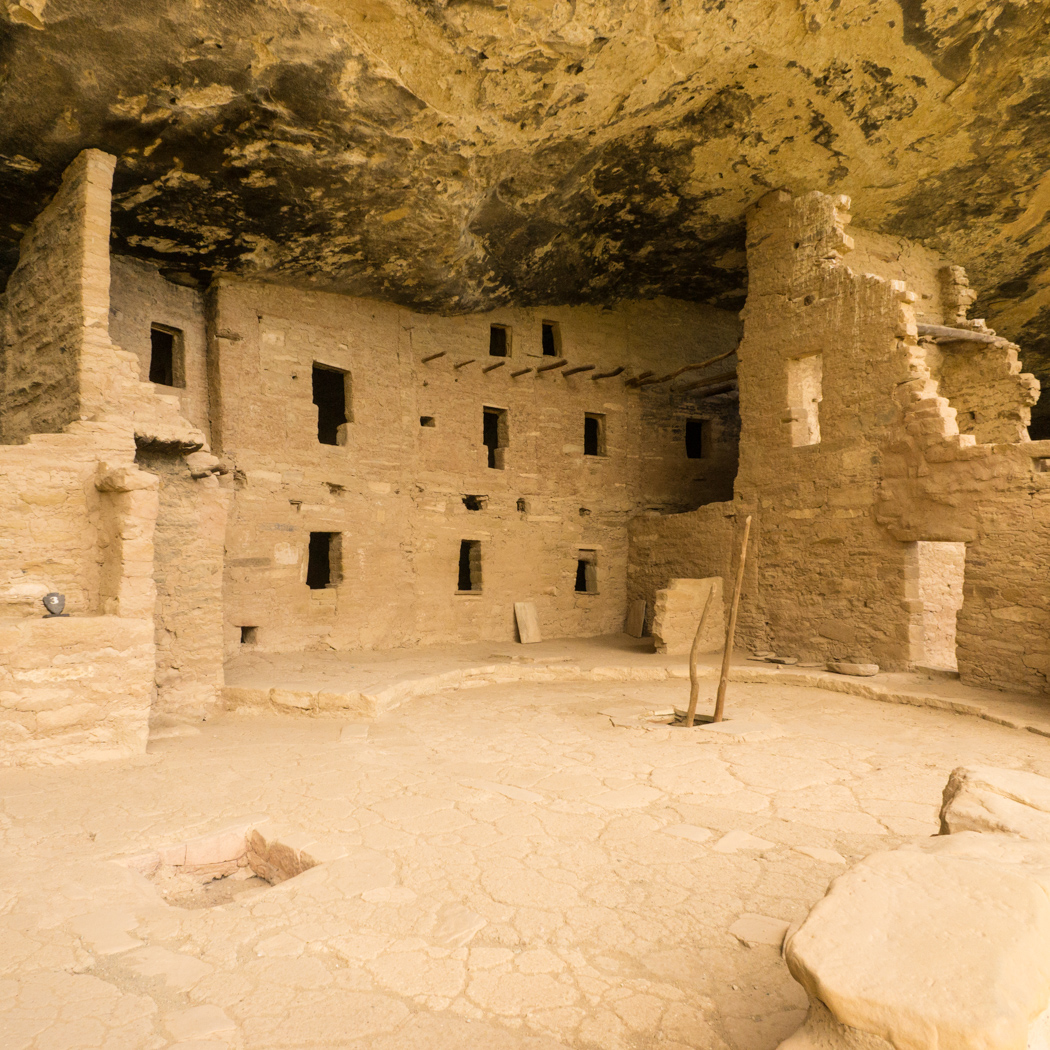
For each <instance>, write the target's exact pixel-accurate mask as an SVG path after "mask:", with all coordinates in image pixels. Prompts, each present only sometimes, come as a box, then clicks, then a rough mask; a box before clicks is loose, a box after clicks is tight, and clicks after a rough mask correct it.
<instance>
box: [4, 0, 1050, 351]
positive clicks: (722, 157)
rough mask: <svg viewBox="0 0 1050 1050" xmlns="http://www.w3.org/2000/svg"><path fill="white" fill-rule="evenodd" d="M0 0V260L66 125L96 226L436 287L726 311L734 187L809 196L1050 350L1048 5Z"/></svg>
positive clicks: (735, 244)
mask: <svg viewBox="0 0 1050 1050" xmlns="http://www.w3.org/2000/svg"><path fill="white" fill-rule="evenodd" d="M0 11H3V13H0V78H2V79H0V92H2V96H0V97H2V102H0V112H2V114H3V120H2V121H0V198H2V201H3V206H4V219H3V222H2V226H0V268H2V269H3V270H4V271H5V272H6V271H9V270H10V268H11V266H12V264H13V260H14V258H15V252H16V246H17V242H18V239H19V237H20V235H21V232H22V230H23V229H24V226H25V224H26V223H28V222H29V221H30V220H31V219H32V217H33V216H34V215H35V214H36V212H37V211H38V210H39V209H40V207H41V205H42V204H43V203H44V201H45V200H46V199H47V198H48V196H49V195H50V193H52V192H53V190H54V188H55V186H56V185H57V179H58V177H59V175H60V173H61V171H62V169H63V168H64V167H65V165H66V164H68V163H69V161H70V160H71V159H72V158H73V157H74V156H75V155H76V153H77V152H78V151H79V150H81V149H83V148H84V147H87V146H97V147H100V148H102V149H105V150H108V151H109V152H111V153H114V154H116V155H117V157H118V158H119V164H118V169H117V186H116V191H117V200H116V207H115V215H114V248H115V250H116V251H118V252H123V253H128V254H132V255H136V256H139V257H143V258H148V259H152V260H154V261H158V262H160V263H161V264H162V265H164V266H166V267H168V268H169V269H170V270H171V271H173V272H175V273H183V274H192V275H196V276H198V277H201V278H206V277H207V275H208V273H209V272H210V271H214V270H220V269H221V270H227V271H233V272H241V273H247V274H255V275H260V276H271V277H273V278H275V279H280V280H283V281H292V282H297V283H302V284H309V285H313V286H317V287H324V288H331V289H336V290H342V291H347V292H351V293H354V294H359V295H366V296H375V297H380V298H384V299H389V300H395V301H398V302H401V303H405V304H410V305H413V306H419V307H423V308H429V309H438V310H442V311H464V310H475V309H484V308H485V307H486V306H490V305H493V304H496V303H501V302H507V301H515V302H519V303H523V304H526V303H534V302H555V301H556V302H606V301H611V300H614V299H617V298H620V297H623V296H651V295H655V294H659V293H663V294H667V295H673V296H679V297H683V298H686V299H694V300H700V301H705V302H711V303H715V304H719V305H723V306H729V307H737V306H739V305H740V304H741V302H742V301H743V296H744V293H745V290H746V273H745V268H744V254H743V216H744V211H745V209H746V208H747V206H748V205H749V204H750V203H752V202H753V201H755V200H756V199H757V198H759V197H760V196H761V195H762V194H763V193H765V192H766V191H767V190H768V189H770V188H772V187H781V186H783V187H787V188H788V189H791V190H793V191H805V190H809V189H821V190H833V191H835V192H844V193H848V194H850V195H851V196H852V198H853V201H854V218H855V221H856V222H857V224H858V225H859V226H864V227H868V228H872V229H875V230H880V231H883V232H887V233H899V234H903V235H906V236H909V237H917V238H921V239H923V240H924V241H925V242H926V243H928V244H929V245H930V246H931V247H935V248H938V249H940V250H942V251H944V252H946V253H948V254H949V255H950V256H952V257H953V259H954V260H955V261H957V262H960V263H961V264H963V265H964V266H966V267H967V268H968V269H969V270H970V272H971V277H972V280H973V283H974V285H975V286H976V287H978V288H980V289H982V292H983V295H982V299H981V300H980V301H979V302H978V304H977V307H976V309H975V310H974V311H973V313H974V315H975V316H986V317H987V318H988V319H989V323H991V324H992V325H994V326H996V327H998V328H1000V329H1001V330H1002V331H1003V332H1004V333H1005V334H1008V335H1010V336H1012V337H1013V338H1016V339H1018V340H1020V341H1021V342H1022V343H1023V345H1024V346H1025V348H1026V351H1027V353H1026V365H1027V366H1028V367H1033V366H1034V367H1036V368H1037V369H1038V370H1040V371H1045V370H1046V367H1050V223H1048V222H1046V221H1044V216H1045V214H1046V212H1047V210H1048V209H1050V175H1048V174H1047V155H1048V150H1050V48H1048V47H1047V43H1046V42H1047V40H1048V39H1050V14H1048V8H1047V5H1045V4H1042V3H1021V2H1017V3H1010V2H1001V3H996V4H993V5H989V4H981V3H975V2H959V0H953V2H949V0H871V2H868V0H864V2H856V0H843V2H842V3H838V2H836V3H830V4H829V3H825V2H820V3H818V2H815V0H781V2H776V0H641V2H637V0H633V2H630V3H628V2H625V0H603V2H601V3H584V2H582V0H577V2H575V3H569V2H565V0H533V2H518V0H507V2H505V3H498V2H491V0H476V2H471V0H465V2H464V0H416V2H410V0H312V2H311V3H306V2H304V0H209V2H208V3H198V2H194V0H91V2H86V0H21V3H16V2H15V0H10V2H8V3H6V4H5V5H4V8H3V9H0ZM184 279H185V278H184ZM1040 357H1041V358H1042V360H1041V361H1040ZM1040 365H1043V366H1044V367H1043V368H1040Z"/></svg>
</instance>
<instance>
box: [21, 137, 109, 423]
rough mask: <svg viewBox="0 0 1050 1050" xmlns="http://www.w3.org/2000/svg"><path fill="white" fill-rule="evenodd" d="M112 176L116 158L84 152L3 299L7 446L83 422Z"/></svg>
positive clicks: (37, 227) (28, 237)
mask: <svg viewBox="0 0 1050 1050" xmlns="http://www.w3.org/2000/svg"><path fill="white" fill-rule="evenodd" d="M112 170H113V163H112V158H111V157H107V156H106V155H105V154H102V153H99V152H98V151H97V150H89V151H87V152H85V153H82V154H81V155H80V156H79V157H78V158H77V159H76V160H75V161H74V162H73V164H71V165H70V167H69V168H68V169H67V170H66V172H65V174H64V176H63V179H62V185H61V187H60V188H59V191H58V193H56V195H55V197H54V199H53V200H52V201H51V203H50V204H48V206H47V207H46V208H44V210H43V211H42V212H41V213H40V215H39V216H37V218H36V220H35V221H34V222H33V224H32V225H31V226H30V227H29V229H28V230H27V232H26V234H25V236H24V237H23V239H22V243H21V246H20V252H19V261H18V266H17V267H16V268H15V271H14V273H13V274H12V275H11V277H10V279H9V280H8V283H7V290H6V295H5V299H6V303H5V316H4V326H3V388H2V398H0V436H2V439H3V441H4V442H5V443H7V444H13V443H15V442H20V441H25V440H26V439H27V438H28V437H29V435H30V434H45V433H57V432H58V431H60V430H62V428H63V427H65V426H66V425H67V424H69V423H71V422H73V421H74V420H76V419H79V418H80V414H81V395H82V382H81V367H82V355H83V350H84V338H85V331H86V327H87V325H88V324H89V323H90V322H91V321H93V320H95V317H94V314H93V311H92V304H91V303H90V301H89V300H90V294H91V292H92V290H93V285H94V283H95V282H96V280H97V274H94V273H93V272H92V271H93V270H94V269H96V268H97V266H98V263H99V260H98V259H97V258H96V252H95V251H94V249H95V244H94V240H95V236H96V233H97V231H96V230H95V229H94V228H93V226H94V222H93V220H94V216H93V214H92V211H93V205H94V204H95V195H96V193H97V191H98V189H99V188H100V186H102V187H103V188H105V189H106V190H107V191H108V179H109V178H110V177H111V176H112ZM108 232H109V218H108V206H107V210H106V235H107V236H108ZM107 265H108V263H107Z"/></svg>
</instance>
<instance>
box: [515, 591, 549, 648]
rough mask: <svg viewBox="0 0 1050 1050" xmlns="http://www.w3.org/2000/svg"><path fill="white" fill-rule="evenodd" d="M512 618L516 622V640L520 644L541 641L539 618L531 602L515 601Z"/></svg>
mask: <svg viewBox="0 0 1050 1050" xmlns="http://www.w3.org/2000/svg"><path fill="white" fill-rule="evenodd" d="M514 619H515V621H516V622H517V624H518V641H520V642H521V643H522V645H528V644H530V643H532V642H542V641H543V636H542V635H541V634H540V618H539V616H538V615H537V613H536V606H535V605H534V604H533V603H532V602H515V603H514Z"/></svg>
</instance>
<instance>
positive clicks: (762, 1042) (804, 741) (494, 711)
mask: <svg viewBox="0 0 1050 1050" xmlns="http://www.w3.org/2000/svg"><path fill="white" fill-rule="evenodd" d="M687 690H688V685H687V683H684V682H681V681H669V682H661V683H654V684H643V685H635V684H626V683H614V682H611V683H609V684H608V686H601V685H596V684H595V683H593V682H590V683H580V684H575V685H571V684H570V685H550V686H521V685H518V686H499V687H492V688H487V689H478V690H470V691H462V692H458V693H455V692H453V693H448V694H446V695H442V696H435V697H432V698H429V699H425V700H417V701H413V702H412V703H411V704H408V705H405V706H404V707H402V708H400V709H398V710H395V711H392V712H390V713H388V714H386V715H384V716H383V717H382V718H381V719H379V720H378V721H377V722H375V723H373V724H371V725H370V726H369V727H368V731H367V735H366V736H363V735H361V730H360V729H359V728H356V729H355V728H351V729H348V730H346V731H343V725H344V724H343V723H341V722H339V721H337V720H334V719H322V718H313V719H311V718H291V717H289V718H280V717H276V716H273V715H250V714H238V715H235V716H234V715H227V716H224V717H223V718H220V719H218V720H216V721H214V722H212V723H209V724H207V725H206V726H205V727H204V728H203V730H202V732H201V733H200V734H199V735H193V736H185V737H177V738H173V739H167V740H162V741H157V742H155V743H153V744H151V745H150V753H149V754H147V755H144V756H139V757H138V758H136V759H133V760H129V761H125V762H114V763H103V764H97V765H84V766H79V767H66V768H54V769H38V770H7V771H4V772H3V773H2V774H0V795H2V797H3V810H2V842H0V944H2V945H3V951H2V953H0V972H2V977H0V1047H2V1048H3V1050H23V1048H26V1050H30V1048H31V1050H59V1048H79V1047H92V1048H95V1047H104V1048H106V1050H116V1048H118V1047H120V1048H128V1050H132V1048H133V1050H147V1048H161V1047H171V1046H178V1047H180V1048H181V1050H226V1048H244V1050H249V1048H260V1050H262V1048H300V1047H301V1048H307V1047H340V1048H354V1050H356V1048H361V1050H364V1048H369V1050H400V1048H409V1047H413V1048H415V1047H426V1048H428V1050H454V1048H455V1050H458V1048H465V1047H470V1048H471V1050H516V1048H527V1050H556V1048H558V1047H580V1048H584V1047H587V1048H591V1047H600V1048H603V1050H605V1048H608V1050H620V1048H623V1050H628V1048H629V1050H640V1048H645V1047H651V1046H653V1047H655V1046H659V1047H661V1048H664V1050H685V1048H687V1047H688V1048H691V1050H698V1048H702V1050H707V1048H712V1050H714V1048H718V1050H725V1048H727V1047H728V1048H733V1050H768V1048H772V1047H775V1046H776V1044H777V1042H778V1041H779V1040H780V1039H781V1038H783V1037H784V1036H786V1035H787V1034H788V1033H789V1032H791V1031H792V1030H793V1029H794V1028H795V1027H796V1026H797V1025H798V1024H799V1023H800V1022H801V1020H802V1017H803V1010H804V1006H805V997H804V995H803V994H802V992H801V990H800V989H799V988H798V987H797V986H796V985H795V984H794V982H793V981H792V979H791V977H790V975H789V974H788V972H787V969H786V967H785V966H784V963H783V961H782V960H781V958H780V955H779V951H778V949H777V948H776V947H775V946H774V945H773V944H769V943H762V941H763V937H764V934H763V932H762V931H763V929H764V928H768V929H769V930H772V931H773V934H774V935H773V936H770V937H766V938H765V939H767V940H775V939H776V930H777V924H776V923H775V922H773V923H766V924H765V926H763V923H761V922H757V924H756V921H755V920H751V921H750V925H749V924H748V923H745V924H744V927H745V934H744V940H741V939H740V938H739V937H737V936H735V935H734V934H733V933H731V932H730V928H731V927H734V924H738V923H739V919H740V917H741V916H742V915H758V916H765V917H767V918H768V919H771V920H780V921H781V923H793V922H797V921H800V920H801V919H803V918H804V917H805V915H806V913H807V911H808V909H809V908H810V906H811V905H812V904H813V903H814V902H815V901H816V900H818V899H819V898H820V897H821V896H822V895H823V893H824V891H825V888H826V886H827V884H828V882H829V880H830V879H831V878H833V877H834V876H835V875H837V874H839V873H840V872H841V871H843V870H844V868H845V866H846V863H848V862H852V861H853V860H855V859H857V858H859V857H862V856H864V855H865V854H867V853H870V852H872V851H874V850H879V849H885V848H889V847H892V846H894V845H896V844H898V843H899V842H901V841H903V840H906V839H909V838H912V837H915V836H925V835H929V834H933V833H935V832H936V830H937V821H936V816H937V809H938V804H939V801H940V793H941V789H942V787H943V785H944V782H945V780H946V779H947V776H948V773H949V771H950V770H951V769H952V768H953V767H954V766H956V765H959V764H962V763H978V762H980V763H990V764H995V765H1003V766H1011V767H1015V768H1024V769H1029V770H1031V771H1033V772H1037V773H1041V774H1043V775H1047V774H1050V741H1047V740H1046V739H1044V738H1041V737H1038V736H1035V735H1033V734H1031V733H1025V732H1021V731H1018V730H1016V729H1010V728H1007V727H1004V726H997V725H993V724H990V723H988V722H984V721H979V720H977V719H973V718H968V717H965V716H960V715H955V714H950V713H946V712H941V711H933V710H927V709H917V708H910V707H900V706H895V705H891V704H884V703H879V702H876V701H871V700H865V699H859V698H855V697H851V696H843V695H839V694H831V693H827V692H822V691H818V690H815V689H804V688H795V687H788V686H776V685H769V686H746V685H734V686H732V687H731V694H730V714H733V713H736V714H737V716H738V717H739V716H740V715H741V713H743V712H750V713H752V714H753V715H757V716H758V717H761V718H762V719H765V720H767V721H768V720H772V721H774V722H775V723H777V724H778V725H779V726H781V727H782V728H783V730H784V735H783V736H781V737H779V738H777V739H772V740H765V741H760V742H751V743H733V742H727V741H723V742H714V741H712V742H700V738H699V737H698V735H697V734H696V732H695V731H692V732H690V731H686V730H678V729H670V728H658V729H654V730H652V731H646V730H643V729H631V728H618V727H615V726H613V725H612V723H611V721H610V719H609V718H608V717H605V716H602V715H600V714H599V711H600V710H601V709H603V708H607V707H610V706H617V707H624V706H631V705H636V707H637V709H638V710H639V711H642V710H645V709H651V708H658V707H661V706H666V705H667V704H669V703H679V704H681V702H682V698H683V694H685V693H686V692H687ZM253 814H267V815H268V816H269V817H271V818H272V820H273V821H274V822H275V823H276V825H277V826H278V827H281V828H286V829H292V830H293V831H301V832H303V833H304V834H306V835H308V836H310V837H313V838H320V839H323V840H324V841H325V842H327V843H330V844H332V845H333V846H335V847H337V848H341V849H344V850H345V851H346V856H345V857H343V858H342V859H338V860H332V861H329V862H328V863H326V864H324V865H322V866H319V867H317V868H314V869H312V870H310V871H308V872H306V873H304V874H303V875H301V876H299V877H298V878H296V879H293V880H290V881H288V882H285V883H283V884H281V885H279V886H276V887H273V888H268V889H266V890H265V891H264V892H261V893H256V894H253V895H250V896H245V897H244V898H242V899H240V900H233V901H231V902H230V903H226V904H223V905H221V906H219V907H215V908H211V909H207V908H205V909H200V908H198V909H196V910H187V909H183V908H178V907H171V906H169V905H168V904H166V903H165V902H164V901H163V899H162V898H161V897H160V896H159V895H158V893H157V890H156V889H155V888H154V886H153V885H152V884H151V883H149V882H147V881H146V880H145V879H143V878H142V877H141V876H139V875H138V874H136V873H134V872H132V871H129V870H128V869H126V868H123V867H121V866H119V865H117V864H114V863H112V860H113V858H115V857H118V856H121V855H128V854H132V853H136V852H141V851H143V850H145V849H150V848H154V847H157V846H160V845H163V844H166V843H172V842H178V841H181V840H183V839H186V838H187V837H191V836H195V835H201V834H203V833H204V832H208V831H211V830H213V829H218V828H221V827H223V826H225V825H229V824H230V823H233V822H235V821H237V820H238V819H240V818H243V817H245V816H250V815H253ZM727 836H728V837H727ZM735 928H736V929H737V930H738V931H739V930H740V929H741V927H740V926H739V925H738V926H736V927H735ZM781 928H782V927H781ZM755 929H757V930H758V933H755V932H754V931H755ZM748 931H751V932H750V933H748ZM749 937H750V938H751V943H745V941H746V940H747V939H748V938H749Z"/></svg>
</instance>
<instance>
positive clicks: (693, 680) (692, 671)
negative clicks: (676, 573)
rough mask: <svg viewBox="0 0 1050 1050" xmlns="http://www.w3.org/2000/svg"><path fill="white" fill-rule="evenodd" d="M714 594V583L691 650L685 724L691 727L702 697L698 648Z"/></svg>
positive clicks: (708, 594)
mask: <svg viewBox="0 0 1050 1050" xmlns="http://www.w3.org/2000/svg"><path fill="white" fill-rule="evenodd" d="M714 596H715V585H714V584H713V583H712V584H711V590H709V591H708V592H707V601H706V602H704V611H703V612H702V613H701V614H700V623H699V624H698V625H697V628H696V634H695V635H694V636H693V647H692V648H691V649H690V650H689V710H688V711H686V713H685V724H686V726H688V727H689V728H692V725H693V719H694V718H696V702H697V700H699V699H700V674H699V672H698V671H697V667H696V658H697V656H699V653H698V652H697V650H698V649H699V648H700V635H702V634H703V633H704V626H705V624H706V623H707V612H708V610H709V609H710V608H711V599H712V598H713V597H714Z"/></svg>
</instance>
